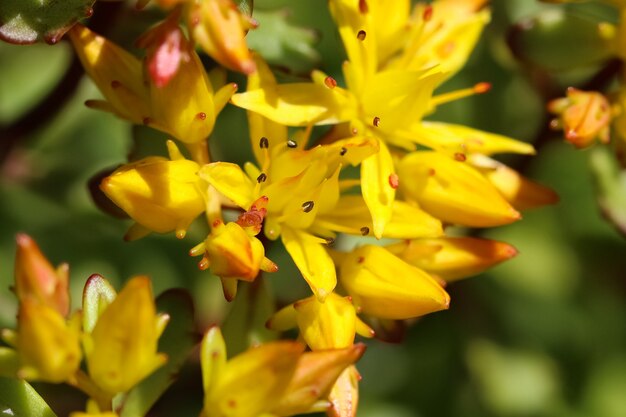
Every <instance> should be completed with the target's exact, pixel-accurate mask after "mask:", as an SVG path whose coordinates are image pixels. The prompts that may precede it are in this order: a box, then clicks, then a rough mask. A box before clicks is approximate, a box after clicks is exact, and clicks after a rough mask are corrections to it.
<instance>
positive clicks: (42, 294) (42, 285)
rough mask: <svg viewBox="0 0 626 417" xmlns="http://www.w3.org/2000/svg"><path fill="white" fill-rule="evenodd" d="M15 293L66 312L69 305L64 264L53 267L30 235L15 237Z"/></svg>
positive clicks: (67, 270) (66, 268)
mask: <svg viewBox="0 0 626 417" xmlns="http://www.w3.org/2000/svg"><path fill="white" fill-rule="evenodd" d="M16 241H17V253H16V255H15V293H16V295H17V298H18V299H19V300H20V301H22V302H23V301H24V300H26V299H32V300H34V301H36V302H37V303H39V304H42V305H45V306H48V307H50V308H52V309H54V310H56V311H57V312H58V313H59V314H60V315H61V316H63V317H65V316H67V314H68V312H69V309H70V296H69V292H68V273H69V267H68V265H67V264H61V265H59V267H58V268H56V269H54V268H53V267H52V265H51V264H50V262H48V260H47V259H46V257H45V256H44V255H43V254H42V253H41V250H39V246H37V243H35V241H34V240H33V239H31V237H30V236H28V235H25V234H23V233H20V234H18V235H17V237H16Z"/></svg>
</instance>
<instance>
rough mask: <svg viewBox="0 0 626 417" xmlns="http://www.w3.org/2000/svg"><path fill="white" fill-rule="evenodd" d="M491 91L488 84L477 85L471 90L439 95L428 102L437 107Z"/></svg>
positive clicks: (466, 89)
mask: <svg viewBox="0 0 626 417" xmlns="http://www.w3.org/2000/svg"><path fill="white" fill-rule="evenodd" d="M490 89H491V84H490V83H478V84H476V85H475V86H473V87H471V88H464V89H461V90H456V91H451V92H449V93H443V94H439V95H438V96H434V97H433V98H432V99H431V100H430V102H431V105H432V106H438V105H440V104H443V103H448V102H450V101H454V100H459V99H462V98H465V97H469V96H473V95H474V94H483V93H486V92H487V91H489V90H490Z"/></svg>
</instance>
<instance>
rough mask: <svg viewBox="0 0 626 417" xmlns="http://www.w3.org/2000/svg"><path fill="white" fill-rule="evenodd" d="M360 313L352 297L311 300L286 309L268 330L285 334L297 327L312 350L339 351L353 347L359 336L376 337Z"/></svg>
mask: <svg viewBox="0 0 626 417" xmlns="http://www.w3.org/2000/svg"><path fill="white" fill-rule="evenodd" d="M356 313H357V311H356V309H355V308H354V305H353V304H352V300H350V298H349V297H341V296H339V295H337V294H336V293H332V294H330V295H329V296H328V297H326V300H324V302H323V303H321V302H319V300H318V299H317V298H316V297H308V298H305V299H303V300H300V301H297V302H296V303H294V304H290V305H288V306H286V307H284V308H282V309H281V310H279V311H277V312H276V313H275V314H274V315H273V316H272V318H270V319H269V320H268V322H267V327H269V328H270V329H273V330H278V331H285V330H288V329H290V328H292V327H295V326H296V325H297V326H298V328H299V329H300V334H301V336H302V338H303V339H304V341H305V342H306V344H307V345H308V346H309V347H310V348H311V349H313V350H323V349H338V348H344V347H348V346H352V344H353V343H354V336H355V334H356V333H359V334H360V335H361V336H363V337H372V336H374V331H373V330H372V329H370V328H369V326H368V325H367V324H365V323H364V322H363V321H361V319H359V318H358V317H357V315H356Z"/></svg>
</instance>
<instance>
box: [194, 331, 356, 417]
mask: <svg viewBox="0 0 626 417" xmlns="http://www.w3.org/2000/svg"><path fill="white" fill-rule="evenodd" d="M363 351H364V347H363V346H360V345H357V346H352V347H349V348H346V349H339V350H327V351H321V352H310V353H304V345H302V344H301V343H298V342H295V341H279V342H271V343H267V344H263V345H260V346H257V347H253V348H251V349H249V350H247V351H246V352H244V353H242V354H240V355H238V356H236V357H234V358H232V359H230V360H228V361H227V359H226V347H225V344H224V339H223V338H222V335H221V332H220V330H219V329H218V328H217V327H214V328H211V329H209V331H208V332H207V333H206V335H205V336H204V339H203V341H202V346H201V348H200V361H201V364H202V380H203V386H204V394H205V397H204V410H203V413H204V416H206V417H209V416H210V417H257V416H260V415H268V416H290V415H294V414H301V413H305V412H310V411H312V408H313V406H314V404H315V403H316V401H318V400H319V399H322V398H324V397H325V396H326V395H328V392H329V391H330V388H331V386H332V384H333V383H334V382H335V380H336V379H337V377H338V376H339V374H340V373H341V372H342V371H343V370H344V369H345V368H346V367H347V366H348V365H350V364H352V363H354V362H356V361H357V360H358V359H359V358H360V357H361V355H362V353H363Z"/></svg>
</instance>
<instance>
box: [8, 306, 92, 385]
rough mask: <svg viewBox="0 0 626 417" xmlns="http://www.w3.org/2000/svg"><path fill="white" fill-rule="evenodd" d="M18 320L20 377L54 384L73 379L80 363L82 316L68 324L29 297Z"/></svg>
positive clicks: (20, 310) (17, 344)
mask: <svg viewBox="0 0 626 417" xmlns="http://www.w3.org/2000/svg"><path fill="white" fill-rule="evenodd" d="M17 320H18V333H17V343H16V350H17V352H18V355H19V359H20V369H19V371H18V377H20V378H24V379H29V380H40V381H47V382H53V383H61V382H64V381H67V380H68V379H70V378H72V377H73V375H74V373H75V372H76V371H77V370H78V368H79V366H80V360H81V351H80V317H79V316H74V317H72V319H70V322H69V323H67V322H66V321H65V319H64V318H63V317H62V316H61V315H60V314H59V312H58V311H56V310H54V309H53V308H50V307H48V306H46V305H43V304H39V303H38V302H37V301H36V300H33V299H30V298H27V299H24V300H22V302H21V304H20V309H19V314H18V318H17Z"/></svg>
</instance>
